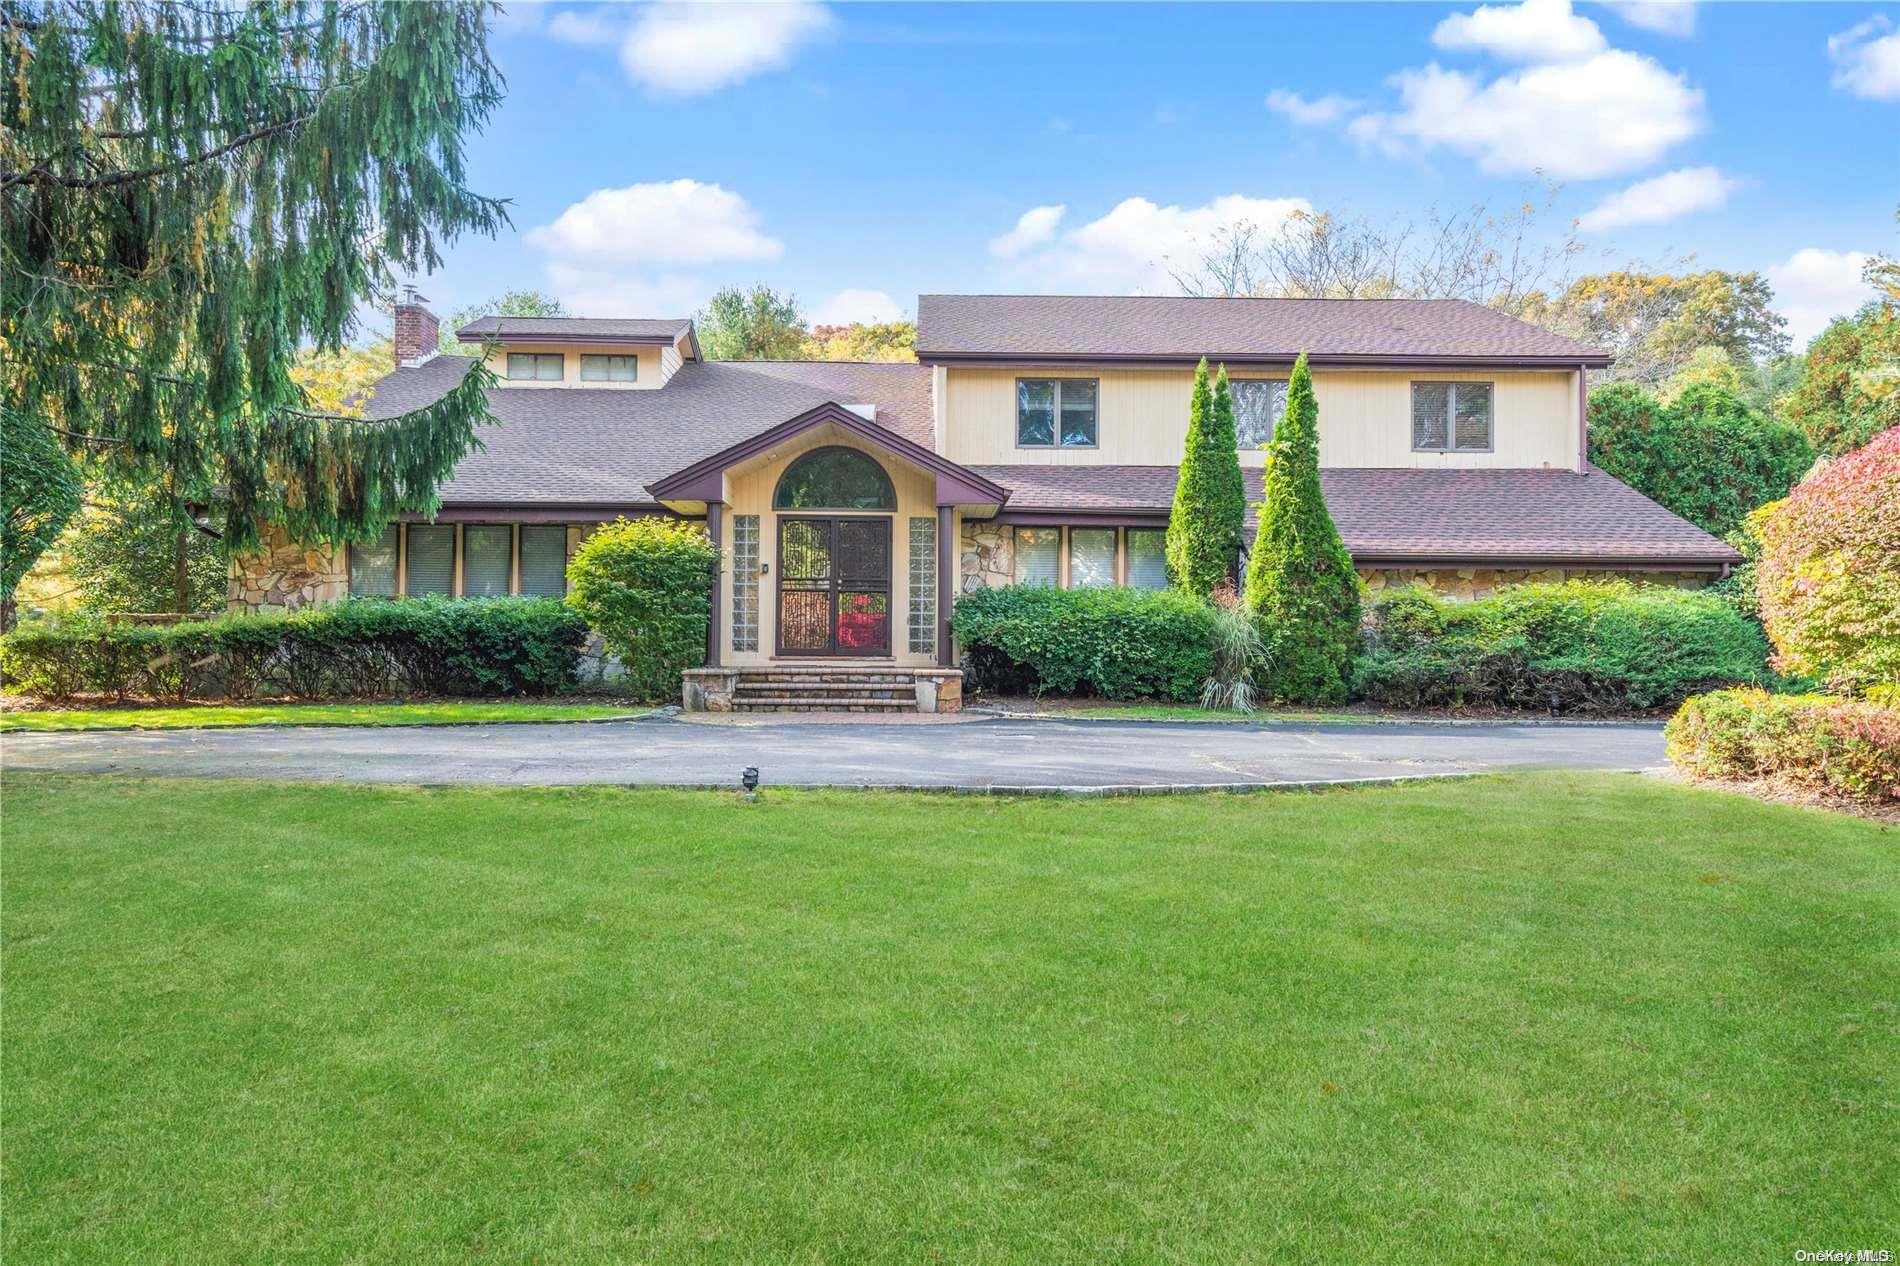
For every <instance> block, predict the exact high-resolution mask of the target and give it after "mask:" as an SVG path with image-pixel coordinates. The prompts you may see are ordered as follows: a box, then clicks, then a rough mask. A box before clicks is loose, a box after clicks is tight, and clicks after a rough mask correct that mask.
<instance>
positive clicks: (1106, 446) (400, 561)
mask: <svg viewBox="0 0 1900 1266" xmlns="http://www.w3.org/2000/svg"><path fill="white" fill-rule="evenodd" d="M436 333H437V327H436V319H435V317H434V316H433V315H432V314H430V313H429V312H428V311H427V309H426V308H424V307H422V306H421V305H420V304H419V303H411V304H406V305H405V306H404V307H402V308H400V309H399V310H398V313H397V348H396V355H397V361H398V365H397V367H396V369H395V370H394V372H392V373H391V374H390V375H389V376H388V377H386V378H384V379H383V380H382V381H381V382H380V383H378V384H377V387H376V391H375V395H374V397H373V399H372V400H371V401H370V404H369V409H370V412H371V414H372V415H373V416H393V415H396V414H399V413H401V412H404V411H407V410H410V409H414V408H416V407H419V406H421V405H423V404H426V403H428V402H429V401H431V400H433V399H435V398H437V397H439V396H440V395H441V394H442V393H443V392H444V391H446V390H447V389H449V388H450V387H451V386H453V385H455V384H456V383H457V382H459V381H460V378H461V376H462V375H463V374H465V373H467V372H468V369H469V366H470V365H471V364H472V363H473V362H472V361H471V360H470V359H467V358H462V357H452V356H437V355H435V354H434V349H435V347H436ZM457 334H458V337H459V338H460V339H461V340H462V341H463V342H464V343H466V344H469V345H471V346H477V347H485V348H486V356H487V363H488V365H489V368H490V369H492V370H493V371H494V372H495V374H496V376H497V378H498V379H499V385H498V387H497V388H496V389H495V390H494V391H493V392H492V393H491V401H490V405H491V409H492V411H493V413H494V414H495V416H496V417H497V418H498V419H499V421H500V425H499V426H497V427H494V428H490V429H487V430H485V431H484V432H483V435H482V439H483V443H484V448H483V450H482V451H480V452H477V453H473V454H471V455H470V456H469V457H467V458H466V459H465V460H464V461H463V462H462V463H461V465H460V466H459V467H458V468H457V469H456V472H455V475H454V477H453V478H452V479H451V480H450V482H449V483H448V485H447V486H446V487H445V488H444V490H443V499H442V509H441V512H440V513H439V514H438V515H437V516H436V517H435V519H434V520H433V521H432V522H423V521H420V520H415V521H408V522H402V523H398V524H395V525H392V526H391V528H390V529H389V531H388V532H387V533H385V535H384V537H383V539H382V540H381V541H379V542H377V543H375V544H372V545H367V546H354V547H351V548H348V549H346V550H322V549H318V550H306V549H304V548H302V547H301V546H298V545H296V544H294V543H282V542H280V543H278V545H277V547H276V548H273V549H272V550H270V551H268V552H266V553H265V554H262V555H259V556H257V557H255V558H251V559H246V560H241V561H240V562H239V563H238V564H236V565H235V566H234V568H233V574H232V581H231V599H232V603H233V605H234V606H237V607H252V608H255V607H258V606H266V605H274V606H296V605H301V604H303V603H305V602H310V601H324V600H328V599H332V598H336V597H341V596H342V595H343V594H345V593H351V594H387V595H405V594H444V595H451V596H463V595H481V594H504V593H528V594H559V593H561V592H563V589H564V587H565V566H566V561H567V559H568V557H569V556H570V555H571V553H572V552H573V550H574V548H575V546H576V545H577V544H578V543H579V542H580V540H581V539H582V538H583V536H584V535H585V534H586V533H587V532H588V531H589V530H591V528H592V527H593V526H594V525H596V524H598V523H600V522H602V521H605V520H610V519H613V518H614V517H616V516H620V515H627V516H633V515H640V514H675V515H681V516H685V517H688V518H692V519H697V520H703V521H704V523H705V524H706V528H707V531H708V532H709V533H710V535H711V536H712V538H713V540H714V541H715V542H717V543H718V545H719V546H720V548H721V549H722V550H723V551H724V554H725V560H726V561H725V565H724V567H723V568H722V572H721V577H720V584H719V587H718V592H717V601H716V606H715V611H714V621H713V628H712V630H711V632H710V636H709V645H708V651H707V659H708V665H709V667H710V668H712V669H714V670H716V671H715V672H712V673H710V674H708V680H710V681H712V683H713V685H714V686H715V687H717V686H719V685H721V684H722V682H723V684H724V685H725V686H728V687H729V686H731V685H733V684H734V679H735V674H736V673H737V672H738V671H740V670H765V669H775V670H783V671H782V672H779V673H778V678H779V680H790V679H791V677H792V675H793V673H792V666H795V665H799V664H804V665H807V666H808V667H809V666H811V665H825V666H834V667H835V666H837V665H839V664H841V663H843V662H844V661H852V662H866V661H868V662H870V663H874V664H877V665H879V666H880V667H887V668H889V669H890V670H892V671H893V672H895V673H898V674H906V673H907V674H909V675H910V676H913V677H916V676H918V675H919V674H921V675H922V677H921V678H920V679H928V681H929V682H930V683H931V684H932V688H933V689H934V687H935V685H936V684H937V683H945V684H947V685H949V686H950V687H951V688H952V689H953V688H954V680H953V678H954V671H953V670H952V669H951V665H952V664H953V663H954V662H955V661H954V652H953V648H952V647H951V645H950V637H949V633H948V621H949V613H950V606H951V602H952V599H953V597H954V595H955V594H956V593H957V592H959V591H961V590H967V589H970V588H974V587H977V586H983V585H1000V584H1008V583H1012V582H1030V583H1046V584H1053V585H1062V586H1082V585H1140V586H1153V587H1161V586H1164V585H1165V584H1166V583H1167V574H1166V567H1165V565H1164V563H1163V537H1164V531H1165V528H1166V526H1167V518H1168V510H1169V507H1170V505H1171V503H1172V500H1173V494H1174V485H1175V481H1176V476H1177V473H1178V466H1179V462H1180V459H1181V453H1182V449H1183V442H1184V439H1185V436H1186V430H1187V418H1188V398H1189V393H1190V390H1191V386H1192V381H1193V373H1194V366H1195V363H1196V362H1197V361H1198V360H1199V359H1200V358H1201V357H1203V356H1205V357H1207V358H1208V360H1209V361H1210V362H1212V363H1221V364H1225V365H1226V367H1227V371H1228V373H1229V375H1230V377H1231V378H1232V379H1233V384H1234V396H1235V402H1236V412H1237V415H1238V418H1239V424H1240V425H1239V429H1240V461H1241V463H1242V465H1243V467H1244V468H1245V469H1246V472H1247V474H1248V480H1249V493H1250V496H1251V497H1253V498H1256V499H1257V498H1258V497H1259V495H1260V483H1259V480H1260V469H1261V465H1262V462H1263V460H1264V457H1265V454H1264V452H1263V451H1262V449H1261V446H1262V445H1263V444H1264V443H1266V441H1268V440H1269V439H1270V438H1271V437H1272V434H1273V427H1274V423H1275V421H1276V419H1277V418H1278V416H1279V413H1280V411H1281V409H1283V408H1284V405H1285V398H1286V394H1285V393H1286V374H1287V371H1288V369H1289V368H1290V366H1291V365H1292V362H1293V360H1294V358H1295V356H1297V355H1298V354H1299V353H1300V352H1302V351H1304V352H1305V353H1307V356H1308V360H1309V363H1310V364H1311V366H1312V369H1313V385H1314V392H1315V395H1316V397H1317V399H1318V403H1319V430H1320V462H1321V466H1322V468H1323V469H1322V480H1323V482H1324V487H1325V492H1326V499H1327V503H1328V505H1329V506H1330V507H1331V510H1332V514H1333V518H1334V520H1335V521H1336V522H1337V524H1338V526H1339V530H1340V535H1341V536H1342V537H1343V538H1344V540H1345V544H1346V547H1347V549H1348V550H1349V551H1350V552H1351V554H1352V556H1353V560H1354V562H1355V564H1356V565H1357V567H1358V568H1359V570H1360V572H1361V574H1362V575H1363V576H1364V577H1365V578H1366V580H1367V583H1368V584H1369V585H1370V586H1372V587H1374V588H1377V587H1382V586H1383V585H1385V584H1389V583H1396V582H1402V581H1405V580H1411V579H1419V580H1423V581H1426V582H1427V583H1430V584H1432V585H1434V586H1436V587H1438V588H1440V589H1443V590H1446V591H1449V592H1453V593H1457V594H1460V595H1473V594H1482V593H1485V592H1489V591H1490V590H1492V589H1494V588H1496V587H1497V586H1500V585H1504V584H1508V583H1511V582H1513V581H1517V580H1522V579H1528V578H1539V579H1543V578H1560V577H1564V576H1574V575H1597V574H1605V573H1611V574H1617V575H1626V576H1630V577H1633V578H1638V579H1647V580H1653V581H1657V582H1662V583H1670V584H1687V585H1693V584H1700V583H1704V582H1706V581H1707V580H1710V579H1713V578H1715V577H1716V576H1718V575H1720V574H1722V573H1723V572H1724V571H1725V569H1726V568H1728V567H1729V566H1730V565H1731V564H1732V563H1734V562H1737V561H1739V556H1738V555H1737V554H1736V553H1735V551H1733V550H1732V549H1730V548H1729V547H1728V546H1726V545H1724V544H1723V543H1722V542H1721V541H1718V540H1716V539H1714V538H1713V537H1711V536H1709V535H1708V534H1706V533H1704V532H1702V531H1701V530H1699V529H1698V528H1696V527H1694V526H1693V525H1691V524H1689V523H1687V522H1685V521H1684V520H1682V519H1680V518H1678V517H1676V516H1675V515H1673V514H1671V513H1669V512H1668V511H1666V510H1664V509H1663V508H1662V507H1660V506H1658V505H1656V504H1655V503H1654V502H1652V501H1650V500H1648V499H1647V498H1645V497H1643V496H1641V495H1640V494H1638V493H1636V492H1635V491H1633V490H1632V489H1630V488H1629V487H1627V486H1626V485H1624V484H1622V483H1619V482H1618V481H1617V480H1615V479H1613V478H1611V477H1610V476H1609V475H1607V474H1604V473H1603V472H1602V471H1600V470H1598V469H1596V468H1594V467H1592V466H1591V465H1590V464H1589V462H1588V459H1587V456H1586V451H1587V450H1586V425H1587V419H1586V410H1585V374H1586V371H1588V370H1589V369H1591V368H1596V367H1601V366H1602V365H1604V364H1606V363H1607V358H1606V357H1605V356H1604V354H1603V353H1601V352H1600V351H1597V350H1595V349H1593V348H1589V347H1585V346H1583V345H1581V344H1579V343H1576V342H1573V341H1571V340H1569V339H1566V338H1562V337H1559V336H1557V335H1554V334H1551V333H1549V332H1548V331H1545V330H1542V329H1540V328H1538V327H1536V326H1533V325H1529V324H1527V323H1525V322H1522V321H1517V320H1514V319H1512V318H1510V317H1507V316H1504V315H1501V314H1499V313H1496V312H1493V311H1491V310H1489V309H1487V308H1484V307H1482V306H1480V305H1477V304H1472V303H1466V302H1462V301H1455V300H1444V301H1440V300H1281V299H1191V298H1138V297H1091V296H1041V295H1036V296H1030V295H924V296H922V297H921V299H920V300H919V301H918V334H917V356H918V363H917V364H914V365H911V364H861V363H841V362H788V361H744V362H736V361H723V362H720V361H707V360H705V359H704V358H703V357H702V356H701V354H700V351H699V347H698V343H697V340H696V337H695V334H694V329H693V324H692V322H691V321H689V320H684V319H673V320H645V319H638V320H636V319H627V320H619V319H615V320H605V319H592V318H517V317H485V318H483V319H482V320H479V321H476V322H475V323H473V324H471V325H469V326H467V327H465V328H464V329H462V330H460V331H457ZM1249 531H1251V526H1250V528H1249ZM721 674H723V678H722V677H721ZM691 693H692V692H690V691H689V695H690V694H691ZM762 693H765V694H769V693H770V692H762ZM779 693H780V694H782V693H783V692H782V691H781V692H779ZM920 693H928V691H925V692H920ZM713 697H714V700H715V702H723V698H724V696H721V695H720V694H719V693H718V690H717V689H715V690H714V691H713ZM947 702H948V698H946V703H947Z"/></svg>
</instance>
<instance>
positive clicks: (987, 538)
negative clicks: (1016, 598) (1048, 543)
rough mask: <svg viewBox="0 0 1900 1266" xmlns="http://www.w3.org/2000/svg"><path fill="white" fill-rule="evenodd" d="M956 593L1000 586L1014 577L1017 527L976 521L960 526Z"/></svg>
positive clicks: (998, 587)
mask: <svg viewBox="0 0 1900 1266" xmlns="http://www.w3.org/2000/svg"><path fill="white" fill-rule="evenodd" d="M958 552H959V553H960V554H961V556H962V566H961V567H960V568H959V572H960V580H961V584H959V585H958V587H957V591H958V592H959V593H970V592H972V591H973V590H977V589H1000V588H1001V587H1002V586H1004V585H1007V584H1009V583H1010V582H1012V581H1013V580H1015V579H1016V529H1015V528H1013V527H1010V526H1009V525H1008V524H1006V523H993V522H990V521H989V520H986V519H984V520H976V521H973V522H966V523H965V524H964V525H963V548H962V549H961V550H960V551H958Z"/></svg>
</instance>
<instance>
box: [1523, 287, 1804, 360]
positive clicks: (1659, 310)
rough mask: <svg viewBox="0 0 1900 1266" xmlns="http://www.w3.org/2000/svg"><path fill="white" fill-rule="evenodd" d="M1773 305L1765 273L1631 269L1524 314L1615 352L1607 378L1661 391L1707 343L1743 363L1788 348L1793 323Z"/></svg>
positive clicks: (1533, 303) (1547, 299)
mask: <svg viewBox="0 0 1900 1266" xmlns="http://www.w3.org/2000/svg"><path fill="white" fill-rule="evenodd" d="M1773 302H1774V291H1773V290H1772V289H1771V288H1770V287H1769V285H1768V283H1767V282H1766V281H1765V280H1763V278H1762V276H1761V274H1759V273H1729V272H1721V271H1719V270H1710V271H1707V272H1701V273H1685V274H1681V275H1676V274H1671V273H1646V272H1636V271H1631V270H1624V271H1619V272H1610V273H1597V274H1593V275H1591V276H1587V277H1579V278H1577V280H1575V281H1574V282H1572V283H1570V285H1569V286H1567V287H1565V288H1564V289H1563V290H1562V291H1560V292H1558V293H1557V294H1556V295H1554V296H1546V295H1542V294H1536V295H1532V296H1530V298H1529V300H1528V301H1527V302H1526V304H1525V305H1524V308H1523V311H1522V315H1523V317H1524V318H1525V319H1526V320H1528V321H1534V322H1536V323H1537V324H1539V325H1542V326H1544V327H1546V328H1547V329H1551V330H1555V331H1557V332H1558V333H1560V334H1567V335H1569V336H1570V337H1572V338H1575V339H1579V340H1581V341H1583V342H1585V343H1588V344H1590V345H1591V346H1592V347H1600V348H1602V349H1603V350H1604V351H1606V352H1609V353H1610V355H1611V356H1612V357H1614V361H1613V363H1612V364H1611V366H1610V368H1609V369H1608V370H1607V371H1606V372H1604V373H1603V374H1601V375H1599V378H1600V379H1602V380H1607V381H1611V382H1634V383H1638V384H1640V385H1642V386H1645V387H1649V388H1652V389H1653V388H1655V387H1658V386H1660V385H1661V384H1662V383H1663V382H1664V381H1666V380H1667V379H1668V378H1669V377H1670V376H1671V375H1673V374H1675V373H1677V372H1678V371H1679V370H1682V369H1683V368H1684V367H1685V366H1687V365H1688V364H1689V363H1690V362H1691V361H1692V360H1693V359H1694V358H1695V356H1696V355H1697V353H1698V352H1701V351H1702V349H1704V348H1711V347H1714V348H1720V349H1721V350H1722V352H1724V353H1725V354H1726V355H1727V358H1728V360H1729V362H1730V363H1731V364H1733V365H1735V366H1737V367H1741V366H1750V367H1753V366H1754V365H1756V364H1757V363H1758V362H1760V361H1763V360H1766V359H1768V358H1770V357H1772V356H1775V355H1778V354H1780V353H1782V352H1785V351H1786V350H1787V348H1788V334H1787V322H1786V320H1784V319H1783V318H1782V316H1781V315H1780V314H1779V313H1777V312H1776V311H1775V310H1774V308H1773V306H1772V304H1773Z"/></svg>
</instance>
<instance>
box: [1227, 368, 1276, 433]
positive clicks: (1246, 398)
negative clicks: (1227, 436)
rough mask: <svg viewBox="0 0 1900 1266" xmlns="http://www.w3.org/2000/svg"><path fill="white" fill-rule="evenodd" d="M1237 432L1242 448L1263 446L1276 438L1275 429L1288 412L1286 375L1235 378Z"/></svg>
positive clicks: (1235, 427) (1235, 422)
mask: <svg viewBox="0 0 1900 1266" xmlns="http://www.w3.org/2000/svg"><path fill="white" fill-rule="evenodd" d="M1232 388H1233V393H1234V433H1235V435H1236V436H1237V437H1238V438H1239V440H1240V447H1242V448H1261V447H1263V446H1264V445H1266V444H1268V443H1271V442H1272V440H1273V429H1274V428H1275V427H1277V426H1279V425H1280V419H1281V418H1283V417H1285V416H1286V379H1284V378H1236V379H1234V381H1233V383H1232Z"/></svg>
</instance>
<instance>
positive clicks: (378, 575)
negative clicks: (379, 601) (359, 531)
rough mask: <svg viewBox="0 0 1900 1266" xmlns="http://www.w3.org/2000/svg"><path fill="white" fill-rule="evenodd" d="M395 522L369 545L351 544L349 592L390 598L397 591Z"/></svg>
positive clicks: (396, 533) (363, 595)
mask: <svg viewBox="0 0 1900 1266" xmlns="http://www.w3.org/2000/svg"><path fill="white" fill-rule="evenodd" d="M399 535H401V533H400V530H399V529H398V528H397V527H396V525H395V524H394V523H392V524H390V525H389V526H388V527H386V528H384V529H383V534H382V536H380V537H378V538H377V539H376V540H374V541H372V542H370V543H369V544H368V545H356V544H352V545H351V546H350V596H351V597H353V598H389V597H393V596H395V593H396V539H397V537H398V536H399Z"/></svg>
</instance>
